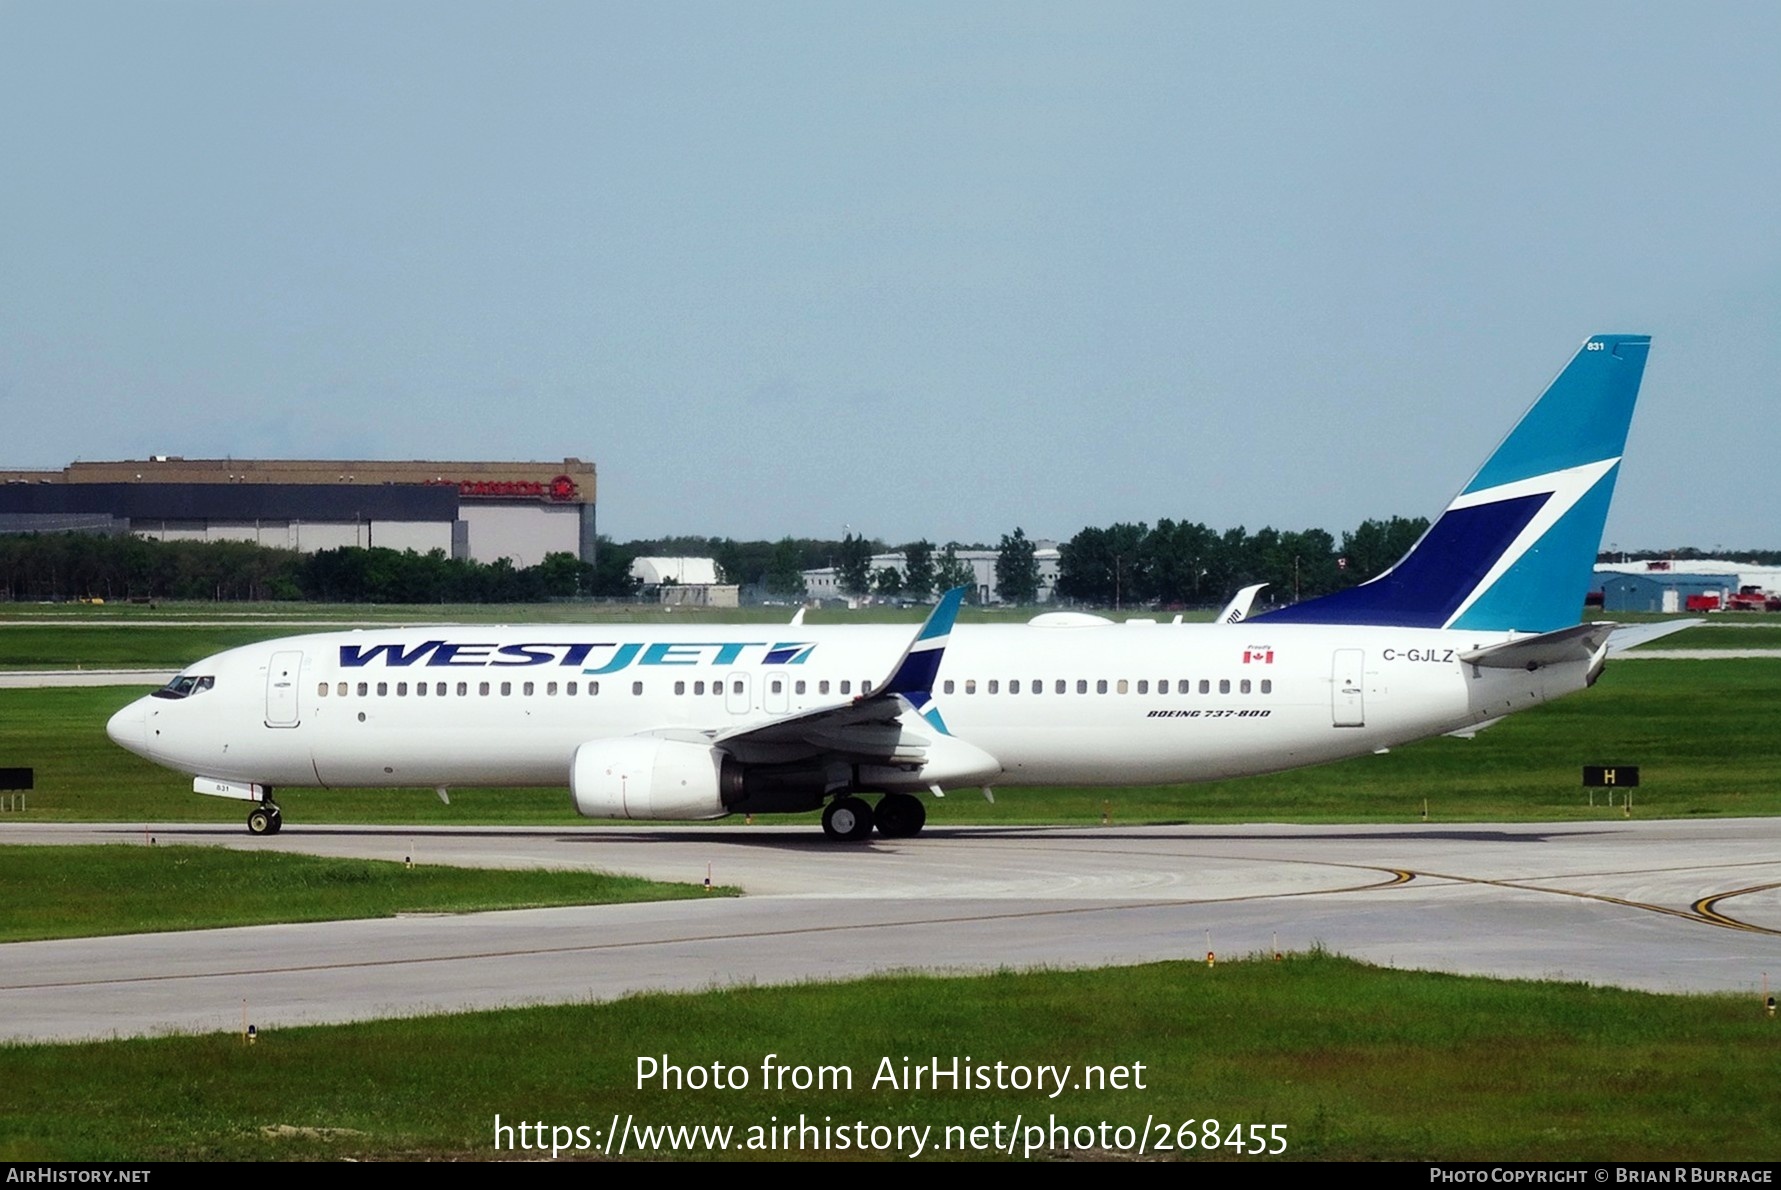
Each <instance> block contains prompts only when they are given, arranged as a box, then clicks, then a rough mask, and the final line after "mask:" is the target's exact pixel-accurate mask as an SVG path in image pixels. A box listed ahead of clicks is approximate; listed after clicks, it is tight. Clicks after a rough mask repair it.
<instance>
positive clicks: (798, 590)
mask: <svg viewBox="0 0 1781 1190" xmlns="http://www.w3.org/2000/svg"><path fill="white" fill-rule="evenodd" d="M1427 528H1428V521H1427V520H1426V519H1423V518H1421V517H1417V518H1404V517H1392V518H1390V519H1389V520H1369V521H1365V522H1363V523H1362V524H1361V525H1360V526H1359V527H1358V528H1356V529H1353V530H1351V531H1348V532H1345V533H1343V534H1342V536H1341V539H1340V540H1339V541H1338V540H1337V539H1336V538H1335V537H1333V536H1332V535H1331V534H1330V533H1328V532H1326V531H1324V530H1322V529H1304V530H1298V531H1283V530H1278V529H1273V528H1264V529H1261V530H1258V531H1257V532H1255V533H1250V532H1248V531H1247V530H1245V529H1243V528H1241V527H1239V528H1235V529H1226V530H1223V531H1219V530H1215V529H1212V528H1209V527H1208V526H1206V525H1202V524H1198V523H1195V522H1190V521H1173V520H1168V519H1164V520H1160V521H1158V522H1157V523H1156V524H1155V525H1148V524H1145V523H1143V522H1140V523H1137V524H1130V523H1121V524H1115V525H1108V526H1103V527H1090V528H1086V529H1083V530H1082V531H1081V532H1080V533H1077V534H1076V535H1075V536H1074V537H1072V538H1071V539H1070V540H1068V541H1066V542H1064V543H1062V544H1061V545H1060V546H1059V547H1058V554H1059V559H1058V566H1059V573H1058V582H1057V595H1058V598H1060V599H1062V600H1065V601H1068V602H1074V603H1079V604H1086V605H1090V606H1100V607H1116V608H1119V607H1188V606H1206V605H1215V604H1218V603H1221V602H1223V601H1224V600H1226V599H1228V598H1229V597H1230V596H1231V594H1232V593H1233V592H1235V591H1236V590H1237V589H1239V588H1241V587H1244V586H1247V585H1249V584H1250V583H1264V582H1265V583H1268V584H1269V585H1270V591H1269V597H1270V598H1271V599H1272V600H1273V601H1275V602H1280V603H1284V602H1288V601H1292V600H1297V599H1310V598H1312V597H1314V596H1317V595H1324V594H1328V593H1329V592H1331V591H1336V590H1340V589H1342V588H1344V587H1350V586H1353V585H1355V584H1356V583H1359V582H1364V581H1366V580H1367V579H1369V578H1372V577H1373V576H1374V575H1377V574H1379V573H1381V572H1383V571H1384V570H1385V569H1386V568H1387V567H1389V566H1391V565H1392V563H1394V562H1396V561H1397V560H1398V559H1399V558H1401V557H1402V556H1403V555H1404V554H1405V553H1406V552H1407V551H1408V550H1409V549H1410V547H1411V546H1412V545H1414V544H1415V542H1416V540H1417V539H1418V538H1419V537H1421V536H1422V534H1423V532H1424V531H1426V530H1427ZM985 548H988V547H986V546H983V545H980V544H972V545H964V544H961V543H959V542H956V541H954V542H948V543H946V544H945V545H944V546H936V545H935V544H934V543H933V542H930V541H927V540H925V539H924V540H920V541H912V542H907V543H904V544H902V545H900V546H896V547H893V548H887V547H886V546H885V544H884V543H883V542H882V541H878V540H874V539H870V538H867V537H865V536H863V535H856V534H853V533H848V534H846V535H845V536H843V537H842V538H841V539H840V540H839V541H837V540H833V539H827V540H825V539H821V538H794V537H785V538H781V539H780V540H778V541H735V540H733V539H730V538H727V537H726V538H718V537H669V538H655V539H647V540H639V541H628V542H624V543H622V544H621V543H614V542H612V541H610V540H609V539H606V538H601V540H600V549H599V555H598V557H599V562H598V565H595V566H590V565H588V564H587V563H584V562H582V561H580V560H579V559H578V558H576V557H575V556H574V555H572V554H567V553H560V554H552V555H550V556H549V557H547V558H545V559H544V561H543V562H541V563H539V564H538V565H536V566H529V567H518V566H515V565H514V564H513V563H512V562H510V561H508V560H506V559H501V560H498V561H495V562H487V563H484V562H472V561H468V560H463V559H456V558H449V557H447V556H446V555H445V553H444V551H442V550H434V551H432V552H431V553H427V554H417V553H415V552H413V551H412V550H410V551H402V552H398V551H396V550H388V549H381V548H373V549H358V548H354V547H343V548H340V549H332V550H321V551H318V552H317V553H313V554H297V553H293V552H291V551H289V550H282V549H273V548H269V547H265V546H259V545H255V544H253V543H251V542H235V541H219V542H198V541H152V540H148V539H146V538H141V537H135V536H130V535H127V534H126V535H120V536H116V537H107V536H100V535H94V534H84V533H46V534H0V599H10V600H42V599H50V600H54V599H74V598H83V597H92V596H99V597H103V598H106V599H125V598H138V599H205V600H263V599H307V600H316V601H337V602H376V603H440V602H446V603H479V602H490V603H493V602H501V603H509V602H529V601H539V600H546V599H558V598H571V597H576V596H581V597H624V596H629V595H634V594H635V593H636V592H637V588H638V584H637V581H636V580H634V579H632V578H631V576H630V566H631V560H632V559H633V558H636V557H640V556H644V555H667V556H696V557H709V558H714V559H716V561H717V564H718V569H719V571H720V573H721V575H722V577H723V578H724V581H726V582H732V583H737V584H739V585H741V586H743V587H753V588H757V589H759V590H761V591H763V592H765V593H766V594H768V595H773V596H781V597H786V598H800V597H802V596H803V595H804V593H805V592H804V572H805V571H806V570H814V569H818V568H821V567H826V566H833V567H835V568H836V570H837V573H838V579H839V582H840V585H841V587H842V589H843V590H844V591H847V592H848V593H850V594H854V595H861V596H863V595H878V596H881V597H887V598H896V597H901V598H907V599H913V600H917V601H920V600H927V599H931V598H932V597H933V596H934V595H936V594H937V593H939V592H941V591H945V590H948V589H950V588H952V587H956V586H966V587H971V588H972V590H973V593H975V583H974V578H973V574H972V570H971V567H970V565H969V564H968V563H967V562H965V561H964V560H962V559H961V558H959V557H958V553H959V552H960V551H962V550H965V549H973V550H981V549H985ZM891 552H901V553H902V554H903V556H904V558H905V560H906V565H905V566H904V567H903V569H902V570H901V571H898V570H897V569H894V568H890V567H879V568H877V569H876V570H875V569H874V568H873V566H872V558H873V556H874V555H877V554H883V553H891ZM1726 553H1727V551H1723V550H1720V549H1717V548H1715V549H1714V550H1713V551H1710V552H1709V551H1703V550H1700V549H1696V548H1684V549H1677V550H1668V551H1653V550H1646V551H1638V552H1604V553H1602V554H1601V555H1599V560H1601V561H1613V560H1619V559H1623V558H1627V559H1632V560H1640V559H1652V560H1658V559H1664V560H1674V561H1675V562H1677V563H1678V564H1686V562H1687V561H1688V560H1690V559H1695V558H1703V557H1712V556H1716V555H1717V556H1725V554H1726ZM1730 553H1731V555H1732V556H1735V557H1737V558H1740V559H1745V560H1748V561H1750V562H1751V563H1753V564H1756V565H1776V564H1781V550H1736V551H1730ZM996 584H997V587H998V590H999V593H1000V595H1001V598H1002V599H1003V601H1004V602H1008V603H1016V604H1028V603H1033V602H1035V601H1036V600H1037V598H1038V593H1039V566H1038V562H1037V561H1036V559H1035V547H1034V543H1033V542H1032V540H1031V539H1029V538H1028V537H1027V536H1026V533H1025V531H1024V530H1023V529H1020V528H1016V529H1015V530H1014V531H1013V532H1012V533H1007V534H1004V535H1003V536H1002V539H1001V543H1000V546H999V548H998V550H997V558H996Z"/></svg>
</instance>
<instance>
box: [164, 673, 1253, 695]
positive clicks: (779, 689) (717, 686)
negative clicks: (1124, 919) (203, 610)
mask: <svg viewBox="0 0 1781 1190" xmlns="http://www.w3.org/2000/svg"><path fill="white" fill-rule="evenodd" d="M202 681H204V682H205V683H206V687H205V688H208V683H209V681H210V679H208V678H205V679H202ZM1169 683H1170V679H1168V678H1162V679H1160V680H1159V681H1157V683H1156V692H1157V693H1158V694H1167V693H1169ZM355 685H356V693H357V694H358V696H359V697H360V698H367V697H370V695H371V692H372V689H373V687H374V686H375V688H376V692H377V697H378V698H388V697H389V696H390V694H391V687H392V685H393V686H394V693H395V696H396V697H397V698H408V697H411V696H412V697H414V698H426V697H427V696H428V695H429V694H431V695H432V696H433V697H435V698H445V697H447V696H448V695H450V694H452V693H454V692H455V693H456V695H457V696H458V697H459V698H464V697H468V696H469V694H470V687H471V685H472V683H470V682H456V683H452V682H434V683H432V684H431V685H429V684H428V683H426V682H414V683H412V684H410V683H408V682H395V683H393V684H392V683H390V682H376V683H372V682H358V683H356V684H355V683H352V682H338V683H335V684H334V686H333V687H330V686H329V684H328V683H327V682H321V683H319V684H318V685H317V686H316V691H315V692H316V694H317V695H319V696H320V697H322V698H326V697H328V694H329V691H330V689H332V691H333V693H334V694H335V696H336V697H339V698H346V697H348V695H349V694H351V693H354V692H355ZM474 685H475V687H476V693H477V695H478V696H482V697H486V696H488V695H490V694H493V693H495V688H496V687H499V689H500V693H501V696H502V697H503V698H508V697H511V696H512V695H513V694H514V693H515V687H516V686H517V687H518V693H519V694H520V696H521V697H523V698H531V697H533V696H534V695H536V694H537V693H538V692H539V691H538V687H539V686H540V685H542V686H543V688H544V691H543V692H544V695H545V697H547V698H555V697H557V696H558V694H559V693H560V694H563V695H566V696H568V697H570V698H574V697H576V696H577V695H580V694H582V693H583V692H584V691H585V692H586V693H587V694H589V695H598V694H599V693H600V683H598V682H543V683H538V682H517V683H516V682H476V683H474ZM853 685H854V684H853V682H852V681H851V680H850V679H847V678H842V679H841V680H840V681H838V682H831V681H830V680H829V679H828V678H822V679H820V680H818V681H816V682H809V681H806V680H804V679H802V678H800V679H798V680H797V681H795V682H793V683H792V693H794V694H809V693H810V692H811V687H812V686H814V687H815V692H816V694H817V695H818V696H823V695H828V694H831V693H837V694H846V695H851V694H852V693H853ZM958 685H959V683H956V682H954V681H953V680H952V679H951V678H948V679H947V680H946V681H945V682H942V683H941V688H940V692H941V693H942V694H955V693H957V692H958V690H957V687H958ZM963 685H964V692H965V693H966V694H976V693H977V679H976V678H966V679H965V680H964V683H963ZM1003 685H1004V684H1003V683H1002V681H1001V680H1000V679H997V678H990V679H989V680H988V681H987V682H985V683H984V693H986V694H1000V693H1002V689H1003ZM1174 685H1175V693H1176V694H1192V693H1193V692H1194V682H1193V681H1192V680H1191V679H1189V678H1177V679H1174ZM1232 685H1233V683H1232V682H1231V680H1230V679H1229V678H1220V679H1219V681H1218V692H1219V693H1220V694H1229V693H1231V687H1232ZM768 686H769V687H770V689H771V691H772V693H774V694H783V693H784V692H785V679H784V678H773V679H771V680H770V681H769V682H768ZM1006 686H1007V692H1008V693H1009V694H1019V693H1021V690H1022V683H1021V680H1020V679H1019V678H1013V679H1011V680H1010V681H1008V682H1007V683H1006ZM1235 686H1236V692H1237V693H1239V694H1250V693H1254V692H1255V691H1254V690H1253V689H1252V686H1251V683H1250V680H1249V679H1248V678H1243V679H1242V680H1240V681H1238V682H1236V683H1235ZM1259 686H1260V693H1262V694H1272V693H1273V692H1274V683H1273V682H1272V681H1270V680H1269V679H1267V678H1263V679H1262V680H1261V681H1260V683H1259ZM859 687H860V693H861V694H862V695H864V694H870V693H872V683H871V682H861V683H860V684H859ZM1134 687H1136V692H1137V693H1139V694H1149V693H1150V687H1151V682H1150V679H1148V678H1139V679H1138V680H1137V681H1136V682H1132V681H1130V680H1129V679H1126V678H1118V679H1115V680H1111V681H1110V680H1109V679H1107V678H1100V679H1097V680H1096V681H1095V683H1094V691H1095V693H1096V694H1130V693H1133V688H1134ZM454 688H455V689H454ZM730 688H731V689H730V692H731V693H732V694H746V693H747V692H748V684H747V683H746V682H745V681H743V680H741V679H739V678H738V679H734V680H732V681H731V682H730ZM1025 689H1026V690H1027V691H1029V692H1030V693H1033V694H1043V693H1045V682H1044V681H1043V680H1042V679H1039V678H1034V679H1033V680H1032V681H1030V682H1028V683H1026V684H1025ZM1052 689H1053V691H1054V692H1055V693H1058V694H1068V693H1069V692H1070V683H1069V681H1068V680H1067V679H1064V678H1058V679H1057V680H1056V682H1055V683H1054V685H1053V687H1052ZM1088 691H1089V681H1088V679H1087V678H1078V679H1076V693H1078V694H1087V693H1088ZM723 692H724V683H723V681H721V680H718V681H713V682H710V683H706V682H701V681H694V682H675V683H674V693H675V694H678V695H685V694H688V693H690V694H692V695H693V696H694V697H698V696H701V695H705V694H715V695H719V696H721V695H722V694H723ZM1199 692H1200V693H1201V694H1210V693H1212V682H1211V680H1210V679H1209V678H1201V679H1200V680H1199ZM631 693H632V694H642V693H643V683H642V682H632V683H631ZM175 697H183V695H176V696H175Z"/></svg>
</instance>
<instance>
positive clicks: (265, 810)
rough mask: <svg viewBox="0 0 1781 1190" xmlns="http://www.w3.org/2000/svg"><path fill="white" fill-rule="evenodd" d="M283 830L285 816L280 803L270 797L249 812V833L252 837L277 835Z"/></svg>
mask: <svg viewBox="0 0 1781 1190" xmlns="http://www.w3.org/2000/svg"><path fill="white" fill-rule="evenodd" d="M283 828H284V815H283V813H281V812H280V811H279V808H278V803H277V802H275V801H273V800H272V799H271V798H270V797H268V798H267V799H266V800H265V801H263V802H261V803H260V804H259V805H257V806H255V807H254V808H253V809H252V810H250V811H249V812H248V815H247V833H248V834H250V835H276V834H277V833H278V832H279V831H280V830H282V829H283Z"/></svg>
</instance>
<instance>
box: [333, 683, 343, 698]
mask: <svg viewBox="0 0 1781 1190" xmlns="http://www.w3.org/2000/svg"><path fill="white" fill-rule="evenodd" d="M334 693H336V694H338V695H339V696H340V697H341V698H345V697H346V683H345V682H342V683H340V686H339V688H338V689H336V690H335V691H334Z"/></svg>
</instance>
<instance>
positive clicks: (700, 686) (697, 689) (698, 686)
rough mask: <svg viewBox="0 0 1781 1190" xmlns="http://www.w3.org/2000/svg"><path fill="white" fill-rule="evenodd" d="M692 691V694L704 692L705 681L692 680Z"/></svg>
mask: <svg viewBox="0 0 1781 1190" xmlns="http://www.w3.org/2000/svg"><path fill="white" fill-rule="evenodd" d="M693 693H694V694H703V693H705V683H704V682H694V683H693Z"/></svg>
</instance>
